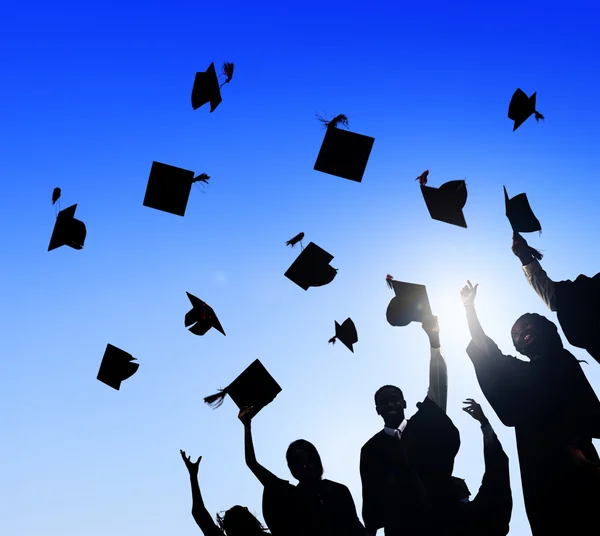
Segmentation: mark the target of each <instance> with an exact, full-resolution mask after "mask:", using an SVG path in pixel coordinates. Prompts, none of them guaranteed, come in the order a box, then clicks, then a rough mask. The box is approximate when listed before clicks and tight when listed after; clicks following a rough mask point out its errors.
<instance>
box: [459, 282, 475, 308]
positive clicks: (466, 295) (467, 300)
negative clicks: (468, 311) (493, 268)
mask: <svg viewBox="0 0 600 536" xmlns="http://www.w3.org/2000/svg"><path fill="white" fill-rule="evenodd" d="M478 286H479V284H477V285H475V286H473V285H472V284H471V282H470V281H467V284H466V285H465V286H464V287H463V288H462V290H461V291H460V297H461V298H462V301H463V305H464V306H465V307H472V306H473V305H474V303H475V296H477V287H478Z"/></svg>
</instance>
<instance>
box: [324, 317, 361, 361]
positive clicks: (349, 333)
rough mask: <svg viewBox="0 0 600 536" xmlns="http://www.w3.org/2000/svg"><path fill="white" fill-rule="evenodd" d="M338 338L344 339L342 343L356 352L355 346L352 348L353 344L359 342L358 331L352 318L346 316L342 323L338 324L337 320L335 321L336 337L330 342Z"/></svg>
mask: <svg viewBox="0 0 600 536" xmlns="http://www.w3.org/2000/svg"><path fill="white" fill-rule="evenodd" d="M336 339H339V340H340V341H342V344H344V346H346V348H348V350H350V351H351V352H352V353H354V348H352V345H353V344H356V343H357V342H358V333H357V331H356V326H355V325H354V322H353V321H352V319H351V318H346V320H344V322H343V323H342V325H340V324H338V323H337V322H336V323H335V337H333V338H332V339H329V342H331V343H335V340H336Z"/></svg>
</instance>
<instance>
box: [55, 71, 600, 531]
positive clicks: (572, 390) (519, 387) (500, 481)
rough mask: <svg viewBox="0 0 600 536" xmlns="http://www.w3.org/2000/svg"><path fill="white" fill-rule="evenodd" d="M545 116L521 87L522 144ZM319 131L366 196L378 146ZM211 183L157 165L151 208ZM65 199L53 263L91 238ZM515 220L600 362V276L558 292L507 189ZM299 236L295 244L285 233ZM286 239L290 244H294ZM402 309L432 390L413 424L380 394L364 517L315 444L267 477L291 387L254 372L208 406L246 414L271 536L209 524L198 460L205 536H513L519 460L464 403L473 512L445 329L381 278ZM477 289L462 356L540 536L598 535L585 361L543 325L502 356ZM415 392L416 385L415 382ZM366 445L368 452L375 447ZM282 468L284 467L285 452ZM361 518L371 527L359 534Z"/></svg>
mask: <svg viewBox="0 0 600 536" xmlns="http://www.w3.org/2000/svg"><path fill="white" fill-rule="evenodd" d="M233 73H234V66H233V63H230V62H225V63H224V64H223V68H222V73H221V77H225V79H224V81H223V82H219V77H218V75H217V72H216V70H215V67H214V63H211V65H210V66H209V68H208V70H207V71H206V72H200V73H197V74H196V78H195V80H194V86H193V89H192V108H193V109H194V110H195V109H198V108H200V107H202V106H204V105H205V104H208V103H209V104H210V112H211V113H212V112H214V111H215V109H216V108H217V107H218V106H219V104H220V103H221V102H222V97H221V88H222V87H223V86H224V85H225V84H228V83H229V82H230V81H231V80H232V77H233ZM532 115H533V116H534V117H535V119H536V121H538V120H539V119H544V116H543V115H542V114H541V113H539V112H538V111H537V110H536V93H533V94H532V95H531V97H528V96H527V94H526V93H525V92H523V91H522V90H521V89H517V90H516V91H515V93H514V94H513V96H512V99H511V102H510V105H509V110H508V117H509V118H510V119H511V120H512V121H514V126H513V132H514V131H515V130H516V129H517V128H519V127H520V126H521V125H522V124H523V123H524V122H525V121H526V120H527V119H528V118H529V117H530V116H532ZM318 119H319V120H320V121H321V122H322V123H323V124H324V126H325V128H326V133H325V136H324V139H323V142H322V145H321V149H320V151H319V154H318V156H317V159H316V162H315V165H314V169H315V170H317V171H319V172H322V173H327V174H329V175H335V176H337V177H341V178H344V179H347V180H350V181H354V182H361V181H362V179H363V175H364V173H365V169H366V166H367V162H368V159H369V156H370V153H371V149H372V147H373V144H374V141H375V140H374V138H372V137H369V136H365V135H362V134H357V133H355V132H351V131H349V130H344V129H343V128H340V127H346V128H348V127H349V123H348V118H347V117H346V116H345V115H344V114H339V115H337V116H335V117H334V118H333V119H331V120H326V119H324V118H322V117H318ZM428 177H429V170H425V171H424V172H423V173H422V174H421V175H419V176H418V177H417V181H418V182H419V186H420V188H421V193H422V195H423V199H424V201H425V204H426V206H427V209H428V211H429V213H430V216H431V218H433V219H435V220H438V221H440V222H444V223H446V224H450V225H454V226H458V227H462V228H466V227H467V223H466V220H465V217H464V214H463V208H464V206H465V204H466V201H467V188H466V181H465V180H454V181H449V182H446V183H444V184H442V185H441V186H440V187H439V188H434V187H431V186H427V181H428ZM209 179H210V176H209V175H207V174H206V173H200V174H196V173H195V172H194V171H191V170H186V169H182V168H178V167H175V166H172V165H168V164H164V163H160V162H153V163H152V166H151V169H150V176H149V178H148V183H147V187H146V193H145V197H144V201H143V204H144V206H146V207H149V208H152V209H155V210H161V211H164V212H168V213H171V214H174V215H178V216H184V215H185V211H186V208H187V203H188V198H189V195H190V191H191V187H192V185H193V184H195V183H203V184H206V183H208V180H209ZM61 196H62V191H61V189H60V188H55V189H54V191H53V193H52V203H53V204H56V203H57V202H58V205H57V210H59V212H58V214H57V218H56V223H55V226H54V230H53V232H52V237H51V239H50V244H49V246H48V250H49V251H51V250H54V249H56V248H59V247H61V246H69V247H72V248H74V249H82V248H83V245H84V241H85V238H86V235H87V230H86V227H85V224H84V223H83V222H82V221H80V220H77V219H75V217H74V216H75V209H76V208H77V205H71V206H70V207H68V208H66V209H64V210H60V199H61ZM504 198H505V209H506V217H507V218H508V220H509V222H510V225H511V227H512V231H513V238H512V251H513V253H514V255H515V256H516V257H517V258H518V259H519V261H520V262H521V265H522V269H523V271H524V273H525V276H526V278H527V281H528V282H529V284H530V285H531V287H532V288H533V289H534V290H535V292H536V293H537V294H538V295H539V296H540V298H541V299H542V300H543V301H544V303H545V304H546V305H547V307H548V308H549V309H550V310H551V311H553V312H556V314H557V318H558V322H559V323H560V326H561V328H562V330H563V332H564V334H565V337H566V339H567V340H568V342H569V343H570V344H572V345H573V346H576V347H578V348H582V349H585V350H586V351H587V352H588V353H589V354H590V356H592V357H593V358H594V359H595V360H596V361H597V362H598V363H600V329H599V328H600V325H599V320H600V319H599V318H598V311H599V308H598V302H599V298H600V274H596V275H595V276H593V277H588V276H586V275H583V274H580V275H579V276H578V277H577V278H576V279H575V280H574V281H571V280H568V281H553V280H551V279H550V278H549V277H548V275H547V273H546V272H545V271H544V269H543V268H542V267H541V265H540V262H539V261H540V260H541V259H542V254H541V253H540V252H539V251H537V250H535V249H534V248H532V247H530V246H529V245H528V243H527V241H526V240H525V239H524V238H523V236H522V234H521V233H531V232H536V231H541V225H540V222H539V221H538V219H537V218H536V217H535V215H534V213H533V211H532V209H531V206H530V205H529V201H528V199H527V196H526V194H525V193H521V194H518V195H516V196H515V197H513V198H509V196H508V193H507V191H506V188H504ZM290 234H291V233H290ZM288 236H289V235H288ZM303 239H304V232H300V233H298V234H296V235H295V236H293V237H292V238H290V239H289V240H287V241H286V242H285V244H286V245H287V246H290V247H292V248H293V247H294V246H295V245H296V244H298V243H299V244H300V250H301V251H300V254H299V256H298V257H297V258H296V260H295V261H294V262H293V263H292V265H291V266H290V267H289V268H288V270H287V271H286V272H285V274H284V275H285V276H286V277H287V278H288V279H289V280H290V281H292V282H293V283H295V284H296V285H298V286H299V287H300V288H301V289H303V290H304V291H307V290H308V289H309V288H311V287H320V286H324V285H328V284H330V283H332V282H333V280H334V279H335V277H336V275H337V272H338V269H337V268H334V267H332V266H331V265H330V263H331V261H332V260H333V258H334V257H333V255H331V254H330V253H328V252H327V251H325V250H324V249H322V248H321V247H319V246H318V245H316V244H315V243H314V242H310V243H309V244H308V245H307V246H306V247H304V245H303V244H302V240H303ZM386 281H387V284H388V286H389V287H390V289H392V290H393V291H394V294H395V296H394V297H393V298H392V300H391V301H390V303H389V305H388V307H387V310H386V318H387V321H388V323H389V324H390V325H391V326H395V327H402V326H407V325H408V324H410V323H411V322H418V323H420V324H421V325H422V327H423V330H424V332H425V334H426V335H427V338H428V341H429V352H430V366H429V387H428V390H427V393H426V395H425V397H424V399H423V400H422V401H420V402H418V403H417V404H416V407H417V411H416V412H415V413H414V414H413V415H412V416H411V417H407V416H406V413H405V412H406V410H407V407H408V406H407V401H406V400H405V398H404V394H403V391H402V389H401V388H400V387H398V386H396V385H393V384H387V385H384V386H382V387H381V388H380V389H378V390H377V391H376V392H375V393H374V408H375V412H376V414H377V415H379V416H380V417H381V419H382V420H383V427H382V429H381V430H380V431H379V432H378V433H376V434H375V435H373V436H372V437H371V438H369V439H368V440H366V442H365V443H364V445H363V446H362V448H361V450H360V467H359V468H358V471H359V473H360V478H361V483H362V512H361V516H359V513H358V512H357V508H356V505H355V503H354V500H353V498H352V495H351V493H350V491H349V489H348V488H347V487H346V486H345V485H344V484H342V483H339V482H333V481H331V480H328V479H324V478H323V473H324V468H323V467H324V466H323V462H322V460H321V456H320V455H319V452H318V450H317V448H316V446H315V445H313V444H312V443H311V442H309V441H307V440H306V439H297V440H295V441H293V442H292V443H291V444H290V445H289V447H288V449H287V452H286V453H285V457H286V460H287V465H288V468H289V471H290V474H291V476H292V477H293V478H294V479H295V480H297V482H298V483H297V484H296V485H293V484H291V483H290V482H289V481H288V480H284V479H283V478H281V477H279V476H276V475H274V474H273V473H272V472H271V471H269V470H268V469H267V468H266V467H265V466H264V465H262V464H261V463H259V461H258V459H257V456H256V453H255V450H254V443H253V440H252V420H253V418H255V417H256V415H257V414H258V412H259V411H260V410H261V409H262V408H264V407H265V406H267V405H268V404H270V403H271V402H273V400H274V399H275V397H276V396H277V394H278V393H279V392H281V390H282V389H281V387H280V386H279V385H278V383H277V382H276V381H275V380H274V378H273V377H272V376H271V375H270V374H269V372H268V371H267V369H266V368H265V367H264V365H263V364H262V363H261V362H260V361H259V360H258V359H257V360H255V361H254V362H253V363H251V364H250V366H248V368H246V370H244V371H243V372H242V374H240V376H238V377H237V378H236V379H235V380H234V381H233V382H232V383H231V384H229V385H228V386H227V387H226V388H224V389H220V390H219V391H218V392H217V393H215V394H213V395H210V396H207V397H206V398H205V402H206V403H208V404H210V405H212V406H214V407H218V406H219V405H220V404H221V403H222V402H223V400H224V398H225V397H226V396H229V397H230V398H231V399H232V400H233V401H234V403H235V404H236V405H237V406H238V408H239V415H238V418H239V420H240V421H241V422H242V424H243V428H244V452H245V461H246V465H247V466H248V469H250V471H251V472H252V473H253V474H254V475H255V476H256V478H257V479H258V480H259V482H260V483H261V484H262V486H263V496H262V515H263V518H264V520H265V523H266V525H267V527H268V528H266V527H264V526H263V525H262V524H261V523H260V522H259V520H258V519H257V518H256V517H255V515H253V514H252V513H251V512H250V511H249V510H248V509H247V508H246V507H244V506H240V505H235V506H233V507H231V508H230V509H229V510H227V511H226V512H225V513H224V515H223V516H221V515H217V517H216V520H214V519H213V517H212V515H211V514H210V513H209V512H208V511H207V509H206V507H205V504H204V500H203V498H202V494H201V491H200V485H199V482H198V478H199V477H198V469H199V464H200V460H201V457H199V458H198V459H197V461H196V462H192V461H191V459H190V457H189V456H188V455H186V453H185V452H184V451H181V457H182V459H183V461H184V463H185V465H186V468H187V470H188V472H189V476H190V485H191V490H192V504H193V506H192V515H193V518H194V520H195V521H196V523H197V524H198V526H199V527H200V529H201V531H202V532H203V534H205V535H206V536H209V535H210V536H219V535H224V534H226V535H227V536H238V535H239V536H242V535H243V536H253V535H255V534H256V535H258V534H265V533H270V534H273V535H275V536H279V535H281V536H284V535H285V536H326V535H327V536H338V535H339V536H342V535H343V536H359V535H360V536H373V535H375V534H376V533H377V532H378V531H379V530H380V529H383V531H384V534H385V535H386V536H434V535H435V536H438V535H445V536H506V534H508V532H509V526H510V519H511V513H512V507H513V501H512V493H511V483H510V477H509V459H508V457H507V455H506V453H505V452H504V450H503V448H502V445H501V444H500V442H499V440H498V437H497V435H496V434H495V432H494V430H493V429H492V427H491V425H490V422H489V420H488V419H487V417H486V416H485V414H484V412H483V410H482V408H481V406H480V405H479V404H478V403H477V402H476V401H475V400H473V399H467V400H466V401H465V402H464V403H465V407H464V408H463V409H464V410H465V411H466V412H467V413H468V414H469V415H470V416H472V417H473V418H474V419H475V420H476V421H477V422H479V424H480V426H481V432H482V437H483V457H484V461H485V467H484V473H483V477H482V482H481V486H480V487H479V490H478V492H477V494H476V495H475V496H474V497H473V498H471V495H472V494H471V492H470V491H469V488H468V486H467V484H466V482H465V481H464V480H463V479H461V478H459V477H457V476H455V475H454V474H453V472H454V461H455V458H456V455H457V453H458V451H459V449H460V433H459V431H458V429H457V428H456V426H455V425H454V423H453V422H452V420H451V419H450V417H449V416H448V414H447V399H448V374H447V367H446V362H445V359H444V356H443V354H442V351H441V343H440V326H439V323H438V319H437V317H436V316H435V315H434V314H433V313H432V310H431V306H430V303H429V298H428V295H427V291H426V287H425V286H424V285H420V284H414V283H407V282H403V281H397V280H395V279H394V278H393V277H392V276H390V275H388V276H387V278H386ZM477 289H478V286H477V285H474V286H473V285H472V284H471V283H470V282H469V281H467V285H466V286H465V287H464V288H463V289H462V291H461V292H460V295H461V297H462V301H463V304H464V307H465V311H466V317H467V325H468V329H469V331H470V335H471V342H470V344H469V345H468V347H467V349H466V354H467V356H468V357H469V358H470V360H471V361H472V364H473V367H474V371H475V375H476V377H477V381H478V383H479V386H480V387H481V391H482V392H483V394H484V396H485V398H486V399H487V402H488V403H489V405H490V406H491V408H492V409H493V410H494V412H495V413H496V415H497V417H498V418H499V420H500V422H501V423H502V424H503V425H504V426H507V427H513V428H514V429H515V438H516V445H517V452H518V459H519V467H520V475H521V486H522V489H523V496H524V502H525V509H526V513H527V517H528V520H529V524H530V526H531V531H532V534H533V536H553V535H558V534H569V535H579V534H586V535H587V534H595V533H596V531H597V530H598V528H597V527H598V523H597V521H596V511H595V508H596V505H597V504H599V503H600V458H599V457H598V454H597V452H596V449H595V448H594V446H593V443H592V440H593V439H594V438H600V401H599V400H598V397H597V396H596V394H595V392H594V390H593V389H592V387H591V386H590V384H589V382H588V381H587V379H586V377H585V375H584V373H583V370H582V368H581V361H579V360H577V359H576V358H575V357H574V356H573V355H572V354H571V353H570V352H569V351H568V350H567V349H566V348H565V347H564V345H563V341H562V339H561V337H560V335H559V333H558V329H557V327H556V325H555V324H554V323H553V322H551V321H550V320H548V319H547V318H545V317H543V316H540V315H538V314H535V313H526V314H524V315H522V316H521V317H520V318H518V319H517V320H516V322H515V323H514V325H513V326H512V328H511V337H512V341H513V345H514V348H515V350H516V351H517V352H518V353H519V354H521V355H522V356H524V357H525V358H526V360H525V359H519V358H516V357H514V356H511V355H506V354H504V353H502V351H501V350H500V348H499V347H498V346H497V345H496V344H495V343H494V341H492V340H491V339H490V338H489V337H488V336H487V335H486V334H485V332H484V331H483V328H482V327H481V324H480V323H479V319H478V317H477V313H476V310H475V298H476V295H477ZM187 295H188V298H189V300H190V302H191V304H192V309H191V310H190V311H189V312H188V313H187V314H186V315H185V320H184V324H185V327H186V328H188V329H189V331H190V332H191V333H192V334H194V335H197V336H203V335H205V334H206V333H207V332H208V331H209V330H210V329H211V328H214V329H215V330H218V331H219V332H221V333H222V334H223V335H225V330H224V329H223V326H222V325H221V323H220V321H219V319H218V318H217V315H216V313H215V311H214V310H213V309H212V307H210V306H209V305H207V304H206V303H205V302H204V301H202V300H201V299H199V298H197V297H196V296H194V295H192V294H190V293H189V292H188V293H187ZM338 339H339V340H340V341H341V342H342V343H343V344H344V345H345V346H346V347H347V348H348V349H349V350H350V351H352V352H354V348H353V345H354V344H356V343H357V342H358V331H357V328H356V325H355V323H354V321H353V320H352V319H351V318H347V319H346V320H345V321H344V322H343V323H342V324H338V322H337V321H336V322H335V336H334V337H332V338H331V339H329V342H330V343H335V342H336V340H338ZM134 360H135V358H134V357H133V356H132V355H131V354H129V353H127V352H125V351H124V350H121V349H119V348H117V347H115V346H113V345H111V344H108V345H107V348H106V351H105V354H104V357H103V359H102V362H101V365H100V370H99V372H98V380H99V381H102V382H103V383H105V384H106V385H108V386H110V387H112V388H113V389H116V390H118V389H119V388H120V384H121V382H122V381H124V380H126V379H127V378H129V377H131V376H132V375H133V374H134V373H135V372H136V371H137V369H138V367H139V365H138V364H137V363H133V362H132V361H134ZM405 381H412V378H410V379H405ZM365 439H366V438H365ZM282 455H283V453H282ZM361 517H362V521H361Z"/></svg>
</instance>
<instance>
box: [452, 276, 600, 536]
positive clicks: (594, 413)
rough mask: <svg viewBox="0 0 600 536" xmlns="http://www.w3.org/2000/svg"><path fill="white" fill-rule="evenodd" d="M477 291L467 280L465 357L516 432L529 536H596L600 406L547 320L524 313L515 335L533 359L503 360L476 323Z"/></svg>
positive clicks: (520, 349) (517, 346) (507, 357)
mask: <svg viewBox="0 0 600 536" xmlns="http://www.w3.org/2000/svg"><path fill="white" fill-rule="evenodd" d="M476 292H477V285H476V286H475V287H473V286H472V285H471V283H470V282H468V286H465V287H464V288H463V290H462V291H461V296H462V299H463V303H464V305H465V309H466V312H467V320H468V323H469V330H470V332H471V338H472V340H471V343H470V344H469V346H468V348H467V353H468V355H469V357H470V358H471V361H472V362H473V365H474V367H475V372H476V374H477V380H478V381H479V386H480V387H481V390H482V391H483V394H484V395H485V397H486V398H487V400H488V402H489V403H490V404H491V406H492V407H493V408H494V411H495V412H496V414H497V415H498V417H499V419H500V420H501V421H502V423H503V424H504V425H505V426H513V427H514V428H515V434H516V439H517V450H518V453H519V465H520V468H521V482H522V485H523V496H524V499H525V509H526V511H527V517H528V518H529V524H530V525H531V530H532V534H533V536H548V535H552V534H574V535H575V534H597V533H598V526H597V524H598V519H597V514H596V509H597V506H598V504H600V479H599V478H598V475H599V471H600V470H599V469H598V462H599V458H598V454H597V452H596V449H595V448H594V446H593V444H592V438H599V437H600V402H599V401H598V398H597V396H596V394H595V393H594V391H593V389H592V388H591V386H590V384H589V383H588V381H587V378H586V377H585V375H584V373H583V371H582V370H581V366H580V364H579V362H578V361H577V359H575V357H574V356H573V355H572V354H571V353H569V352H568V351H567V350H565V349H564V348H563V344H562V341H561V339H560V336H559V334H558V330H557V329H556V326H555V325H554V324H553V323H552V322H550V321H549V320H548V319H546V318H544V317H543V316H540V315H537V314H532V313H527V314H525V315H523V316H522V317H521V318H519V319H518V320H517V321H516V322H515V324H514V326H513V328H512V331H511V334H512V340H513V343H514V345H515V349H516V350H517V351H518V352H519V353H520V354H522V355H524V356H525V357H527V358H528V359H529V361H522V360H520V359H517V358H516V357H513V356H510V355H504V354H503V353H502V352H501V351H500V349H499V348H498V346H497V345H496V344H495V343H494V341H492V340H491V339H490V338H489V337H487V336H486V335H485V333H484V332H483V329H482V328H481V325H480V324H479V320H478V318H477V313H476V312H475V306H474V300H475V296H476Z"/></svg>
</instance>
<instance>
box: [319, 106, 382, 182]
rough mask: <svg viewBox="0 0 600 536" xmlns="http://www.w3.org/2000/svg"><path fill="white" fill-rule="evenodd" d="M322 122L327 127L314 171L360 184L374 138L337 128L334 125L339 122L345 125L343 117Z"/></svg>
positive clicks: (345, 120)
mask: <svg viewBox="0 0 600 536" xmlns="http://www.w3.org/2000/svg"><path fill="white" fill-rule="evenodd" d="M321 120H322V119H321ZM322 121H323V122H324V123H325V124H326V125H327V132H326V133H325V138H324V139H323V143H322V145H321V150H320V151H319V155H318V156H317V161H316V162H315V167H314V169H315V170H316V171H321V172H323V173H327V174H329V175H335V176H336V177H342V178H343V179H348V180H351V181H356V182H361V181H362V178H363V175H364V173H365V169H366V167H367V162H368V160H369V156H370V154H371V149H372V148H373V143H374V142H375V138H371V137H369V136H364V135H362V134H356V133H355V132H350V131H348V130H341V129H339V128H337V127H336V125H337V124H338V123H340V122H341V123H344V124H347V121H348V120H347V118H346V116H344V115H338V116H337V117H335V118H333V119H332V120H331V121H330V122H327V121H324V120H322Z"/></svg>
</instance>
